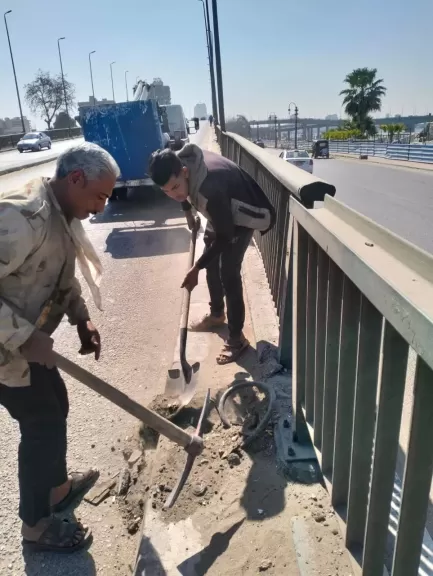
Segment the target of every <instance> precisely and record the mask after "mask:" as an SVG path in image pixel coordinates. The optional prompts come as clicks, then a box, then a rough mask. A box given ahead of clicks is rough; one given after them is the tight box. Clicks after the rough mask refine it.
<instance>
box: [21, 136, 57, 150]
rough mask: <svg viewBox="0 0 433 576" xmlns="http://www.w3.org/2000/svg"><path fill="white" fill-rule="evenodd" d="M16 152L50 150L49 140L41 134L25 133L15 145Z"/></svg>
mask: <svg viewBox="0 0 433 576" xmlns="http://www.w3.org/2000/svg"><path fill="white" fill-rule="evenodd" d="M17 148H18V151H19V152H20V153H21V152H24V150H31V151H32V152H36V151H38V150H42V148H48V150H49V149H50V148H51V138H50V137H49V136H47V135H46V134H44V133H43V132H27V134H25V135H24V136H23V137H22V138H21V140H20V141H19V142H18V144H17Z"/></svg>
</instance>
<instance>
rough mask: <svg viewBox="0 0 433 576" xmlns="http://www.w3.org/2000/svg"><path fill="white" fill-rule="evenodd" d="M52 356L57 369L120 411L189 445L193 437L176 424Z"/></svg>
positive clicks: (65, 359) (173, 439) (78, 368)
mask: <svg viewBox="0 0 433 576" xmlns="http://www.w3.org/2000/svg"><path fill="white" fill-rule="evenodd" d="M54 356H55V360H56V365H57V367H58V368H60V369H61V370H63V371H64V372H66V373H67V374H69V376H72V378H75V380H78V381H79V382H82V383H83V384H85V385H86V386H88V387H89V388H91V389H92V390H94V391H95V392H97V393H98V394H100V395H101V396H103V397H104V398H106V399H107V400H110V402H113V404H116V406H119V408H122V410H125V411H126V412H128V413H129V414H131V415H132V416H135V417H136V418H138V419H139V420H141V421H142V422H144V424H146V426H149V427H150V428H153V429H154V430H156V431H157V432H159V433H160V434H162V435H163V436H166V437H167V438H168V439H169V440H171V441H172V442H175V443H176V444H178V445H179V446H182V448H187V447H188V446H189V445H190V444H191V442H192V440H193V437H192V436H191V435H190V434H188V432H185V430H182V428H179V426H176V424H173V422H170V421H169V420H166V419H165V418H163V417H162V416H160V415H159V414H157V413H156V412H153V410H149V408H146V407H145V406H143V405H142V404H139V403H138V402H136V401H135V400H133V399H132V398H130V397H129V396H128V395H127V394H125V393H124V392H121V391H120V390H118V389H117V388H115V387H114V386H111V384H108V382H105V381H104V380H101V378H98V377H97V376H95V375H94V374H92V373H91V372H88V371H87V370H85V369H84V368H81V366H78V364H75V362H72V361H71V360H68V359H67V358H65V357H64V356H62V355H61V354H58V353H57V352H54Z"/></svg>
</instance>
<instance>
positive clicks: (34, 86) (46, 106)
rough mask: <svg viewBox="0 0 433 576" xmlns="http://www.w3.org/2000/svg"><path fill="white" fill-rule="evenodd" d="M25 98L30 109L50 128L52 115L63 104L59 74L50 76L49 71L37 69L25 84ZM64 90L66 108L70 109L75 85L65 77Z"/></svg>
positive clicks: (63, 96)
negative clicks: (31, 80)
mask: <svg viewBox="0 0 433 576" xmlns="http://www.w3.org/2000/svg"><path fill="white" fill-rule="evenodd" d="M25 90H26V94H25V98H26V102H27V104H28V105H29V108H30V110H31V111H32V112H33V113H34V114H39V115H40V117H41V118H42V119H43V120H44V122H45V123H46V125H47V129H48V130H51V123H52V121H53V118H54V116H55V115H56V114H57V112H58V111H59V110H61V109H62V108H63V107H64V105H65V94H64V91H63V82H62V76H61V74H58V75H56V76H51V75H50V73H49V72H44V71H43V70H38V71H37V73H36V76H35V79H34V80H33V82H30V83H29V84H26V85H25ZM65 91H66V100H67V102H68V108H69V109H71V108H72V107H73V105H74V100H75V87H74V85H73V84H71V82H68V81H67V80H66V78H65Z"/></svg>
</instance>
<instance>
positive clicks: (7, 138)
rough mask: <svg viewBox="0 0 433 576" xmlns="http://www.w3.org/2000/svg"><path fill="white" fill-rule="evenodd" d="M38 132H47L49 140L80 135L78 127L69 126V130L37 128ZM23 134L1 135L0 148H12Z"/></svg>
mask: <svg viewBox="0 0 433 576" xmlns="http://www.w3.org/2000/svg"><path fill="white" fill-rule="evenodd" d="M30 132H31V130H30ZM35 132H38V130H35ZM39 132H44V134H47V136H49V137H50V138H51V140H66V139H67V138H78V137H79V136H81V135H82V131H81V128H80V127H76V128H71V131H70V132H69V130H68V128H58V129H56V130H39ZM23 136H24V132H20V133H19V134H7V135H1V136H0V150H1V151H4V150H12V149H13V148H15V147H16V145H17V144H18V142H19V141H20V140H21V138H22V137H23Z"/></svg>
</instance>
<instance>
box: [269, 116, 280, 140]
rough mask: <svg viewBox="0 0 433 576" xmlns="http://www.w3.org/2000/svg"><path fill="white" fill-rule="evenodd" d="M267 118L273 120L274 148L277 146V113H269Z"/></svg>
mask: <svg viewBox="0 0 433 576" xmlns="http://www.w3.org/2000/svg"><path fill="white" fill-rule="evenodd" d="M269 120H273V121H274V137H275V148H278V142H277V140H278V138H277V115H276V114H269Z"/></svg>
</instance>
